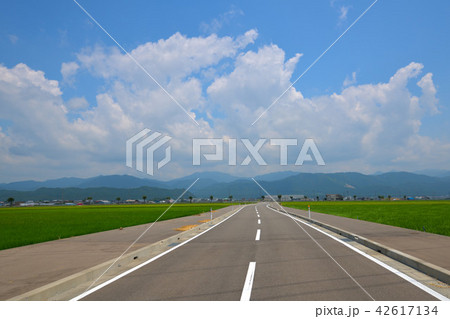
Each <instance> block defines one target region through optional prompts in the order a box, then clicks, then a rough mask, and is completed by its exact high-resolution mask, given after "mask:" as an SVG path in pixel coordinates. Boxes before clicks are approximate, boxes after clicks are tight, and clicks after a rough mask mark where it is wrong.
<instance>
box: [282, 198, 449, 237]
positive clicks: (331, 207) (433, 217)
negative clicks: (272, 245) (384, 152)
mask: <svg viewBox="0 0 450 319" xmlns="http://www.w3.org/2000/svg"><path fill="white" fill-rule="evenodd" d="M283 205H284V206H287V207H293V208H298V209H303V210H308V205H310V206H311V211H314V212H318V213H324V214H330V215H336V216H342V217H349V218H354V219H361V220H366V221H370V222H375V223H380V224H386V225H392V226H397V227H403V228H408V229H414V230H419V231H426V232H429V233H434V234H440V235H446V236H450V201H386V202H384V201H376V202H372V201H370V202H352V201H348V202H341V201H336V202H286V203H283Z"/></svg>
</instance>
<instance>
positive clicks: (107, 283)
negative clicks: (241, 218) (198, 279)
mask: <svg viewBox="0 0 450 319" xmlns="http://www.w3.org/2000/svg"><path fill="white" fill-rule="evenodd" d="M244 207H246V206H242V207H241V208H239V209H238V210H237V211H236V212H235V213H233V214H232V215H230V216H228V217H227V218H225V219H224V220H222V221H221V222H219V223H217V224H215V225H213V226H211V227H210V228H208V229H206V230H205V231H203V232H201V233H200V234H197V235H195V236H194V237H192V238H190V239H188V240H186V241H184V242H182V243H180V244H178V245H177V246H174V247H172V248H170V249H169V250H166V251H165V252H162V253H161V254H159V255H157V256H155V257H153V258H151V259H149V260H147V261H146V262H144V263H142V264H140V265H137V266H136V267H134V268H131V269H129V270H127V271H125V272H123V273H121V274H120V275H117V276H116V277H114V278H111V279H110V280H108V281H105V282H104V283H102V284H100V285H98V286H95V287H94V288H92V289H90V290H88V291H86V292H84V293H82V294H81V295H79V296H76V297H74V298H72V299H70V301H78V300H80V299H82V298H84V297H86V296H88V295H90V294H91V293H93V292H95V291H97V290H100V289H102V288H103V287H105V286H107V285H109V284H111V283H113V282H114V281H116V280H119V279H120V278H122V277H125V276H126V275H129V274H130V273H132V272H134V271H136V270H138V269H139V268H142V267H144V266H146V265H148V264H150V263H151V262H153V261H155V260H157V259H159V258H161V257H162V256H164V255H166V254H168V253H170V252H172V251H174V250H175V249H177V248H180V247H181V246H183V245H185V244H187V243H188V242H190V241H191V240H194V239H195V238H197V237H199V236H201V235H203V234H205V233H207V232H208V231H210V230H211V229H213V228H214V227H216V226H218V225H220V224H222V223H223V222H224V221H226V220H228V219H229V218H231V217H233V216H234V215H236V214H237V213H239V212H240V211H241V210H242V209H243V208H244Z"/></svg>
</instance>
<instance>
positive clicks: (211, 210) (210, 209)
mask: <svg viewBox="0 0 450 319" xmlns="http://www.w3.org/2000/svg"><path fill="white" fill-rule="evenodd" d="M210 210H211V220H212V207H211V208H210Z"/></svg>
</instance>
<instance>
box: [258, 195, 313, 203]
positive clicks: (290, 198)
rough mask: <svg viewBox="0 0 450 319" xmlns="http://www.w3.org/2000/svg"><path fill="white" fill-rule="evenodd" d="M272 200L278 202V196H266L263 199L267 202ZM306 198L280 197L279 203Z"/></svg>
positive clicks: (301, 196) (300, 196)
mask: <svg viewBox="0 0 450 319" xmlns="http://www.w3.org/2000/svg"><path fill="white" fill-rule="evenodd" d="M271 198H273V199H274V200H276V201H278V195H270V197H269V196H266V197H265V198H264V200H265V201H269V202H271V201H272V199H271ZM305 199H306V196H305V195H298V194H297V195H281V201H282V202H288V201H299V200H305Z"/></svg>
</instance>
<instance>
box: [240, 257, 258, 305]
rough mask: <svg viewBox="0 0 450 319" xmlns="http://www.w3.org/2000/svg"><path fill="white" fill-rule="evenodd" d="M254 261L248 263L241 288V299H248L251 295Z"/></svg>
mask: <svg viewBox="0 0 450 319" xmlns="http://www.w3.org/2000/svg"><path fill="white" fill-rule="evenodd" d="M255 267H256V262H254V261H252V262H250V263H249V264H248V270H247V277H245V283H244V288H243V289H242V294H241V301H250V296H251V295H252V286H253V278H254V277H255Z"/></svg>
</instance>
